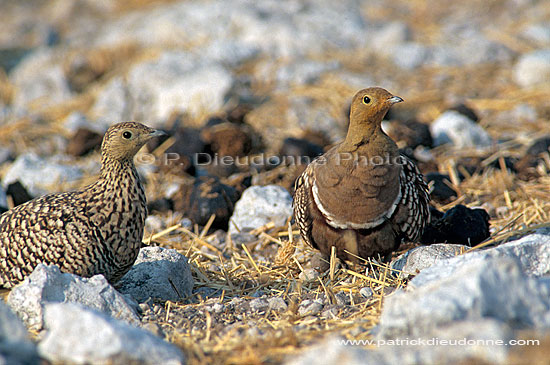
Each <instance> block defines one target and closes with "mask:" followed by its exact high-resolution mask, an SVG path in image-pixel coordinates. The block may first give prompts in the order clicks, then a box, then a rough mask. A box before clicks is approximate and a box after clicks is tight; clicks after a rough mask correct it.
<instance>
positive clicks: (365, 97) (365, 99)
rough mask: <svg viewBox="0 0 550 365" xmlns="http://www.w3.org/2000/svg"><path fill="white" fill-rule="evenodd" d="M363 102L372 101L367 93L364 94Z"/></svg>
mask: <svg viewBox="0 0 550 365" xmlns="http://www.w3.org/2000/svg"><path fill="white" fill-rule="evenodd" d="M363 103H364V104H369V103H370V98H369V97H368V96H367V95H365V96H363Z"/></svg>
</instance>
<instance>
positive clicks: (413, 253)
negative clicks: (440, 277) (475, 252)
mask: <svg viewBox="0 0 550 365" xmlns="http://www.w3.org/2000/svg"><path fill="white" fill-rule="evenodd" d="M469 249H470V247H468V246H464V245H454V244H447V243H437V244H433V245H429V246H420V247H416V248H413V249H412V250H409V251H407V252H405V253H404V254H403V255H401V256H399V257H398V258H397V259H396V260H395V261H393V262H392V265H391V266H392V269H394V270H399V271H401V272H402V273H403V274H404V275H416V274H418V273H419V272H420V271H422V270H423V269H425V268H427V267H430V266H432V265H434V264H436V263H438V262H440V261H441V260H446V259H449V258H451V257H455V256H456V255H459V254H460V253H462V252H466V251H467V250H469Z"/></svg>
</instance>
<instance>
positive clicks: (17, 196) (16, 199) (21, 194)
mask: <svg viewBox="0 0 550 365" xmlns="http://www.w3.org/2000/svg"><path fill="white" fill-rule="evenodd" d="M6 195H9V196H11V199H12V201H13V206H18V205H20V204H23V203H25V202H28V201H29V200H32V199H33V197H32V196H31V194H29V192H28V191H27V189H25V187H24V186H23V184H21V183H20V182H19V180H17V181H14V182H12V183H11V184H9V185H8V188H7V189H6Z"/></svg>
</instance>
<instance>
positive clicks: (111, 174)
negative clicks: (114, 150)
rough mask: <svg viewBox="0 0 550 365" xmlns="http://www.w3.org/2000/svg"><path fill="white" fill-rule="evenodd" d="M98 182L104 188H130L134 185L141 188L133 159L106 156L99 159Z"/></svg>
mask: <svg viewBox="0 0 550 365" xmlns="http://www.w3.org/2000/svg"><path fill="white" fill-rule="evenodd" d="M98 184H99V185H101V186H102V187H103V188H104V189H106V190H109V189H108V188H109V187H114V188H115V189H120V188H126V189H131V188H132V187H134V186H136V185H137V186H138V187H140V188H141V182H140V179H139V175H138V173H137V170H136V166H135V165H134V161H133V159H121V160H118V159H112V158H109V157H106V156H103V157H102V159H101V173H100V177H99V180H98ZM121 184H123V186H121Z"/></svg>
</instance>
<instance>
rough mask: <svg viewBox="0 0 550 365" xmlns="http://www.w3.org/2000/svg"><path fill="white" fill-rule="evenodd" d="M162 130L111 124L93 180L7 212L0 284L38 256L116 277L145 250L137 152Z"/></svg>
mask: <svg viewBox="0 0 550 365" xmlns="http://www.w3.org/2000/svg"><path fill="white" fill-rule="evenodd" d="M160 134H163V133H162V132H159V131H156V130H154V129H151V128H149V127H146V126H144V125H142V124H140V123H135V122H126V123H119V124H116V125H113V126H112V127H110V128H109V130H108V131H107V133H106V134H105V136H104V138H103V143H102V146H101V154H102V159H101V174H100V177H99V179H98V180H97V181H96V182H95V183H93V184H91V185H89V186H87V187H85V188H84V189H82V190H78V191H72V192H65V193H57V194H50V195H45V196H42V197H39V198H37V199H34V200H32V201H29V202H27V203H25V204H21V205H19V206H17V207H15V208H13V209H11V210H9V211H7V212H5V213H4V214H2V215H1V216H0V287H4V288H11V287H13V286H14V285H16V284H18V283H19V282H21V281H22V280H23V279H24V278H25V277H26V276H28V275H29V274H30V273H31V272H32V271H33V270H34V268H35V267H36V265H37V264H39V263H45V264H55V265H58V266H59V267H60V268H61V270H62V271H64V272H70V273H74V274H77V275H81V276H84V277H90V276H93V275H96V274H103V275H104V276H105V277H106V278H107V280H109V282H111V283H114V282H116V281H118V280H119V279H120V278H121V277H122V276H123V275H124V274H125V273H126V272H127V271H128V270H129V269H130V267H131V266H132V265H133V263H134V261H135V259H136V257H137V255H138V253H139V249H140V247H141V241H142V238H143V227H144V224H145V218H146V216H147V208H146V199H145V192H144V190H143V186H142V185H141V182H140V179H139V176H138V174H137V171H136V168H135V166H134V162H133V158H134V156H135V154H136V153H137V151H138V150H139V149H140V148H141V147H142V146H143V145H144V144H145V143H146V142H147V141H148V140H150V139H151V138H153V137H155V136H157V135H160ZM127 137H129V138H127ZM44 173H45V174H47V171H44Z"/></svg>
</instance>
